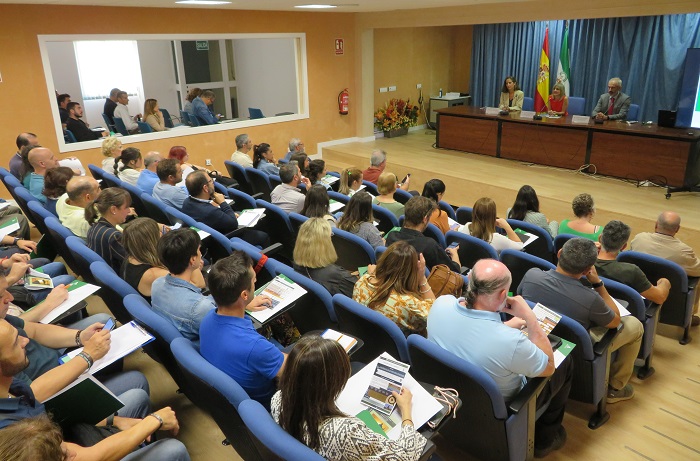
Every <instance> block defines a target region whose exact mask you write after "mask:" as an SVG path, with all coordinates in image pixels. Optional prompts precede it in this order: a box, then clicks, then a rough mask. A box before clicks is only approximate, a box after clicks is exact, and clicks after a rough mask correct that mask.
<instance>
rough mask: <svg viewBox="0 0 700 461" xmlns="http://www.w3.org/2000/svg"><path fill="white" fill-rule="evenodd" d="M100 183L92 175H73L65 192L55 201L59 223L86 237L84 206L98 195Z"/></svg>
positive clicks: (86, 225)
mask: <svg viewBox="0 0 700 461" xmlns="http://www.w3.org/2000/svg"><path fill="white" fill-rule="evenodd" d="M100 192H101V190H100V183H98V182H97V180H96V179H95V178H93V177H92V176H73V177H72V178H71V179H70V180H69V181H68V184H66V193H65V194H63V195H61V196H60V197H59V198H58V200H57V201H56V214H57V215H58V219H59V220H60V221H61V224H63V225H64V226H66V227H67V228H68V229H70V230H71V232H73V233H74V234H75V235H77V236H78V237H80V238H82V239H85V238H87V233H88V230H89V229H90V224H89V223H88V222H87V220H86V219H85V208H87V206H88V204H89V203H90V202H92V201H93V200H95V199H96V198H97V197H99V196H100Z"/></svg>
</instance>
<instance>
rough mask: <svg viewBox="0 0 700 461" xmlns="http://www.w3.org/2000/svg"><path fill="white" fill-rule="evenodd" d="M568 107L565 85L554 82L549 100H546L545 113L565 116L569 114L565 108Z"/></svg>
mask: <svg viewBox="0 0 700 461" xmlns="http://www.w3.org/2000/svg"><path fill="white" fill-rule="evenodd" d="M568 108H569V98H568V96H566V87H564V84H563V83H561V82H557V83H555V84H554V88H552V94H550V95H549V101H547V109H548V111H547V113H548V114H549V115H560V116H562V117H566V116H567V115H569V112H567V109H568Z"/></svg>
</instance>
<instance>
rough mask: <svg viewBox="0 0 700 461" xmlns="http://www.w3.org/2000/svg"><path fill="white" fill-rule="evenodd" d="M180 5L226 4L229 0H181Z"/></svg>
mask: <svg viewBox="0 0 700 461" xmlns="http://www.w3.org/2000/svg"><path fill="white" fill-rule="evenodd" d="M175 3H179V4H180V5H228V4H229V3H231V2H225V1H222V0H181V1H179V2H175Z"/></svg>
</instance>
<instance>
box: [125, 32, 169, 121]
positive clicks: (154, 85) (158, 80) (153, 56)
mask: <svg viewBox="0 0 700 461" xmlns="http://www.w3.org/2000/svg"><path fill="white" fill-rule="evenodd" d="M137 45H138V50H139V60H140V63H141V78H142V79H143V95H144V98H145V99H144V102H145V101H146V99H149V98H153V99H157V100H158V105H159V106H160V107H161V108H164V109H167V110H168V112H170V114H171V115H177V114H178V110H179V105H178V103H177V86H176V83H175V63H174V61H173V53H172V48H171V42H169V41H160V40H139V41H138V42H137ZM129 107H131V104H129ZM142 112H143V104H142V105H141V108H140V109H139V110H138V113H142ZM132 114H136V112H133V113H132Z"/></svg>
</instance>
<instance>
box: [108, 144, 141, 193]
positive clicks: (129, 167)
mask: <svg viewBox="0 0 700 461" xmlns="http://www.w3.org/2000/svg"><path fill="white" fill-rule="evenodd" d="M117 165H121V166H119V167H117ZM142 169H143V158H142V157H141V151H140V150H138V149H137V148H136V147H127V148H126V149H124V150H122V154H121V155H120V156H119V157H118V158H117V159H115V160H114V171H113V173H114V176H116V177H118V178H119V179H121V180H122V181H124V182H126V183H128V184H131V185H132V186H134V187H136V182H137V181H138V180H139V176H140V175H141V170H142Z"/></svg>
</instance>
